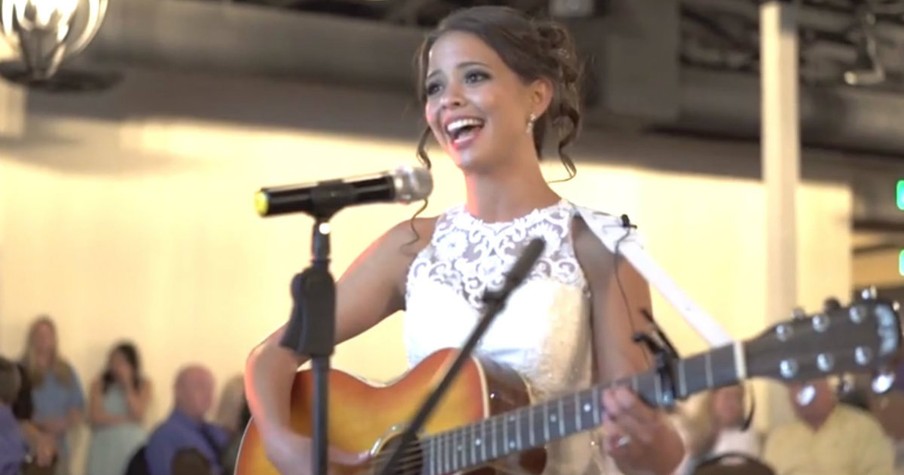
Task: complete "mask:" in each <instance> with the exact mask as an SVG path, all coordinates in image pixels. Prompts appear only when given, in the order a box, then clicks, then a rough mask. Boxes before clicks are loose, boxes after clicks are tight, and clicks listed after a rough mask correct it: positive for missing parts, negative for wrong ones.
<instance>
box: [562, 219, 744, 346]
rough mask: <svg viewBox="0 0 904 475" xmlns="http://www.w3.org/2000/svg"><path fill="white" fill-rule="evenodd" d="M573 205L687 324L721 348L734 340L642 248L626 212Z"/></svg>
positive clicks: (641, 243) (589, 226)
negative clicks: (619, 212) (622, 213)
mask: <svg viewBox="0 0 904 475" xmlns="http://www.w3.org/2000/svg"><path fill="white" fill-rule="evenodd" d="M573 206H574V207H575V210H576V211H577V213H578V215H579V216H580V217H581V219H583V220H584V222H585V223H586V224H587V227H588V228H590V231H592V232H593V234H594V235H596V237H597V238H599V240H600V242H602V243H603V245H604V246H605V247H606V249H608V250H609V251H610V252H612V253H613V254H615V255H616V256H620V257H623V258H624V259H625V260H627V261H628V262H629V263H631V265H632V266H633V267H634V269H635V270H637V272H638V273H639V274H640V275H641V276H643V278H644V279H645V280H646V281H647V282H648V283H649V284H650V286H651V287H653V288H655V289H656V290H657V291H658V292H659V293H660V294H661V295H662V296H663V297H664V298H665V299H666V300H667V301H668V302H669V303H670V304H672V306H673V307H674V308H675V309H676V310H677V311H678V313H679V314H680V315H681V316H682V317H683V318H684V320H685V321H686V322H687V323H688V325H690V326H691V328H693V329H694V330H695V331H696V332H697V333H698V334H699V335H700V336H701V337H702V338H703V339H704V340H706V341H707V342H708V343H709V345H710V346H713V347H718V346H723V345H728V344H730V343H732V341H733V339H732V338H731V336H730V335H729V334H728V332H727V331H725V329H724V328H723V327H722V326H721V325H720V324H719V323H718V322H717V321H716V320H715V319H714V318H713V317H712V316H710V315H709V314H708V313H706V312H705V311H704V310H703V309H702V308H701V307H700V306H699V305H697V304H696V303H695V302H694V301H693V300H691V298H690V297H688V295H687V294H686V293H685V292H684V291H683V290H682V289H681V288H680V287H679V286H678V284H676V283H675V281H674V280H672V278H671V277H670V276H669V275H668V274H667V273H666V272H665V270H664V269H663V268H662V267H660V266H659V264H658V263H657V262H656V261H655V260H653V257H652V256H650V254H649V253H648V252H647V251H646V249H644V247H643V242H642V240H641V237H640V235H639V234H638V232H637V226H635V225H633V224H631V223H630V221H629V220H628V217H627V216H626V215H622V216H620V217H617V216H613V215H611V214H606V213H603V212H600V211H596V210H593V209H590V208H586V207H583V206H577V205H573Z"/></svg>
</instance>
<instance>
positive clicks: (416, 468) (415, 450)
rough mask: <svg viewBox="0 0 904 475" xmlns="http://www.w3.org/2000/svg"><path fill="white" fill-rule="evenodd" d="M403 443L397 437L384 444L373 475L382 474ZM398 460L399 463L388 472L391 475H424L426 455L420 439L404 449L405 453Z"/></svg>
mask: <svg viewBox="0 0 904 475" xmlns="http://www.w3.org/2000/svg"><path fill="white" fill-rule="evenodd" d="M401 441H402V440H401V438H400V437H399V436H395V437H392V438H390V439H389V440H387V441H386V443H385V444H383V447H382V448H381V449H380V452H379V458H378V459H377V460H378V461H377V463H376V464H374V465H375V470H374V473H373V474H372V475H379V474H380V473H381V472H382V470H383V466H384V464H385V463H386V462H389V458H390V457H392V454H393V453H394V452H395V451H396V448H397V447H398V446H399V445H400V443H401ZM396 460H397V462H396V463H395V464H393V467H391V469H390V470H389V472H387V473H388V474H389V475H424V455H423V453H422V451H421V442H420V441H419V440H418V439H415V440H413V441H411V443H409V444H408V446H407V447H406V448H405V449H404V453H403V454H401V455H400V456H399V457H398V458H397V459H396Z"/></svg>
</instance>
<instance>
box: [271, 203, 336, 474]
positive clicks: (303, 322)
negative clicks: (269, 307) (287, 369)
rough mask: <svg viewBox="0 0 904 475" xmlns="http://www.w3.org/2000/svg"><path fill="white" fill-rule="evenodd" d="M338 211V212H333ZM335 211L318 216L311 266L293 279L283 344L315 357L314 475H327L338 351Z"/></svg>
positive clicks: (313, 358)
mask: <svg viewBox="0 0 904 475" xmlns="http://www.w3.org/2000/svg"><path fill="white" fill-rule="evenodd" d="M331 211H334V210H331ZM332 214H333V213H332V212H324V213H320V214H318V215H316V216H315V222H314V229H313V231H312V240H311V251H312V255H313V256H312V259H311V265H310V267H308V268H307V269H305V270H304V271H303V272H302V273H301V274H296V275H295V276H294V277H293V278H292V284H291V291H292V301H293V306H292V314H291V316H290V317H289V323H288V325H287V327H286V332H285V334H284V335H283V338H282V340H281V341H280V345H281V346H283V347H285V348H288V349H290V350H292V351H294V352H295V353H296V354H304V355H308V356H310V358H311V367H312V373H313V376H314V407H313V413H314V421H313V423H314V427H313V431H312V437H311V443H312V458H311V466H312V471H311V473H312V474H313V475H327V468H328V467H327V455H328V448H329V440H328V438H327V423H328V420H327V419H328V414H329V410H328V409H329V408H328V400H329V399H328V396H329V371H330V357H331V356H332V354H333V351H334V349H335V332H336V328H335V327H336V282H335V279H334V278H333V275H332V274H331V273H330V270H329V263H330V239H329V233H330V227H329V217H330V216H331V215H332Z"/></svg>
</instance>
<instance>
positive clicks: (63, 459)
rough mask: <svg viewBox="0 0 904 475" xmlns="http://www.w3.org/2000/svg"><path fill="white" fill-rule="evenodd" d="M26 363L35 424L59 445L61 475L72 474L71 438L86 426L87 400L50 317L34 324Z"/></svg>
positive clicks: (40, 318) (58, 465)
mask: <svg viewBox="0 0 904 475" xmlns="http://www.w3.org/2000/svg"><path fill="white" fill-rule="evenodd" d="M22 363H23V365H24V366H25V371H26V373H27V374H28V380H29V382H30V383H31V397H32V402H33V403H34V414H33V417H32V419H31V421H32V423H33V424H34V425H35V427H37V429H38V430H39V431H40V432H41V434H43V435H45V436H49V437H51V438H52V439H53V441H54V442H55V444H56V448H57V453H56V456H57V461H56V463H57V473H60V474H69V473H71V467H70V455H71V453H70V448H69V447H68V446H67V436H68V434H69V432H70V430H71V429H73V428H75V427H77V426H78V425H79V424H81V422H82V419H83V417H84V409H85V398H84V393H83V391H82V385H81V382H80V380H79V377H78V374H77V373H76V372H75V369H74V368H73V367H72V365H71V364H69V363H68V362H67V361H66V359H65V358H64V357H63V356H62V354H61V352H60V348H59V339H58V338H57V330H56V325H55V324H54V322H53V320H51V319H50V317H47V316H42V317H39V318H38V319H36V320H35V321H34V322H33V323H32V324H31V327H30V329H29V331H28V337H27V340H26V346H25V353H24V355H23V358H22Z"/></svg>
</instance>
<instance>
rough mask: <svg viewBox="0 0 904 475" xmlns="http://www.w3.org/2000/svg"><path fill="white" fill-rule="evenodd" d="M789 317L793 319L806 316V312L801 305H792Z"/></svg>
mask: <svg viewBox="0 0 904 475" xmlns="http://www.w3.org/2000/svg"><path fill="white" fill-rule="evenodd" d="M791 317H792V318H793V319H794V320H799V319H801V318H806V317H807V312H806V311H805V310H804V309H803V308H802V307H794V310H791Z"/></svg>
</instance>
